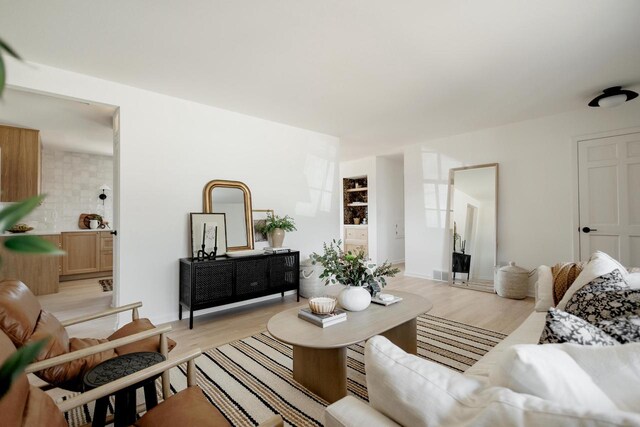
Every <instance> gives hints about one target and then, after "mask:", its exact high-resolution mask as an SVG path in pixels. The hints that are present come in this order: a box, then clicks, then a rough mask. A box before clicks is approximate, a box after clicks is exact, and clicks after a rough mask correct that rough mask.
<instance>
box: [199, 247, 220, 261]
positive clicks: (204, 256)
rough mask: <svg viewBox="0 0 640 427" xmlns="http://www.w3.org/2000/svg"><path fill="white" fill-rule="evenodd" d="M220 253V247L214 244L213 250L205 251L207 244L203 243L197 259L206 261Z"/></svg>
mask: <svg viewBox="0 0 640 427" xmlns="http://www.w3.org/2000/svg"><path fill="white" fill-rule="evenodd" d="M217 253H218V247H217V246H214V248H213V251H211V252H207V251H205V245H204V244H203V245H202V249H200V250H199V251H198V256H197V259H198V261H204V260H207V259H216V254H217Z"/></svg>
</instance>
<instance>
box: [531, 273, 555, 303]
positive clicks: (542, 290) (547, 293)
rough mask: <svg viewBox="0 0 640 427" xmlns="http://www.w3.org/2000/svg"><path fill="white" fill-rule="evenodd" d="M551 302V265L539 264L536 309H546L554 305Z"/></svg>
mask: <svg viewBox="0 0 640 427" xmlns="http://www.w3.org/2000/svg"><path fill="white" fill-rule="evenodd" d="M554 306H555V304H554V303H553V273H552V272H551V267H548V266H546V265H541V266H540V267H538V280H537V281H536V306H535V310H536V311H547V310H549V308H551V307H554Z"/></svg>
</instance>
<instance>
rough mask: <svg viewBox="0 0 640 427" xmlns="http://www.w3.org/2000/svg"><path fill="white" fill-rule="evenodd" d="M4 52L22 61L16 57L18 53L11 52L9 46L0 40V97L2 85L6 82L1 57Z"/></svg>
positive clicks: (2, 89) (5, 73) (18, 56)
mask: <svg viewBox="0 0 640 427" xmlns="http://www.w3.org/2000/svg"><path fill="white" fill-rule="evenodd" d="M5 52H6V53H7V54H8V55H10V56H13V57H14V58H16V59H19V60H22V58H20V55H18V53H17V52H16V51H15V50H13V49H12V48H11V46H9V45H8V44H7V43H5V42H4V41H2V39H0V95H2V92H3V91H4V85H5V83H6V81H7V72H6V68H5V66H4V59H3V58H2V55H3V53H5Z"/></svg>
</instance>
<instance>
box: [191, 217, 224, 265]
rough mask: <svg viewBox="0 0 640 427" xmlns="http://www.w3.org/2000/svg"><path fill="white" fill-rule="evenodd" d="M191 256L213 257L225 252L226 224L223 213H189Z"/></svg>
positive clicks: (195, 257)
mask: <svg viewBox="0 0 640 427" xmlns="http://www.w3.org/2000/svg"><path fill="white" fill-rule="evenodd" d="M191 252H192V254H191V256H192V257H193V259H198V260H203V259H215V257H216V256H221V255H224V254H226V252H227V226H226V217H225V214H223V213H196V212H192V213H191Z"/></svg>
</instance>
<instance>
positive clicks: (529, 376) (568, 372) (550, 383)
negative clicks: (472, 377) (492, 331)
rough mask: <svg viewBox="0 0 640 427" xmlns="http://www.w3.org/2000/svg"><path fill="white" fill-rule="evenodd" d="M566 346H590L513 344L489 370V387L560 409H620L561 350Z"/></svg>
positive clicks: (580, 346)
mask: <svg viewBox="0 0 640 427" xmlns="http://www.w3.org/2000/svg"><path fill="white" fill-rule="evenodd" d="M566 346H577V347H579V348H584V347H591V346H583V345H579V344H546V345H532V344H523V345H514V346H513V347H510V348H508V349H507V350H506V351H505V352H504V353H503V354H502V357H501V360H500V361H499V362H498V363H496V364H495V365H494V366H493V368H492V369H491V372H490V374H489V379H490V381H491V384H493V385H496V386H500V387H506V388H509V389H511V390H513V391H515V392H518V393H527V394H531V395H533V396H538V397H539V398H541V399H545V400H550V401H552V402H557V403H558V404H560V405H562V406H570V407H571V406H574V407H575V406H582V407H588V408H591V409H592V410H596V411H614V410H616V409H619V408H618V407H617V406H616V404H615V403H614V402H613V401H612V400H611V399H610V398H609V397H608V396H607V395H606V394H605V393H604V392H603V391H602V390H601V389H600V387H598V386H597V385H596V384H595V383H594V382H593V379H592V378H591V376H590V375H589V374H588V373H587V372H585V371H584V370H583V369H582V368H581V367H580V366H579V365H578V363H576V361H575V360H574V359H573V358H572V357H571V356H570V355H569V354H568V353H567V352H566V351H564V347H566ZM590 354H594V353H590Z"/></svg>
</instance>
